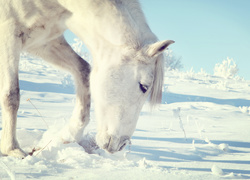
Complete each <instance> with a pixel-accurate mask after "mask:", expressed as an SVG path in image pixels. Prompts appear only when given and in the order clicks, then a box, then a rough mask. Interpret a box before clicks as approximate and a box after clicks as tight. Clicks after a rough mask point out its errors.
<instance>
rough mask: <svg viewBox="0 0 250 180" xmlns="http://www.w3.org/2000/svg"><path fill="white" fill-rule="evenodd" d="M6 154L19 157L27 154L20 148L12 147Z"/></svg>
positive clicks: (22, 157) (21, 157)
mask: <svg viewBox="0 0 250 180" xmlns="http://www.w3.org/2000/svg"><path fill="white" fill-rule="evenodd" d="M6 154H7V156H13V157H16V158H20V159H24V158H25V157H26V156H27V154H26V153H25V152H24V151H23V150H22V149H14V150H11V151H9V152H8V153H6Z"/></svg>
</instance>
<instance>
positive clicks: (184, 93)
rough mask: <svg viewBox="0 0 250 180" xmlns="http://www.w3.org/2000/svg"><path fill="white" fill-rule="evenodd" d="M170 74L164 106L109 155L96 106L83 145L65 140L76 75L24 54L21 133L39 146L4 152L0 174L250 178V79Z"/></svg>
mask: <svg viewBox="0 0 250 180" xmlns="http://www.w3.org/2000/svg"><path fill="white" fill-rule="evenodd" d="M165 76H166V77H165V86H164V89H163V100H162V104H161V105H160V106H159V107H158V108H156V109H155V110H154V111H153V112H151V111H150V110H149V108H148V105H147V104H146V105H145V106H144V107H143V110H142V112H141V114H140V118H139V122H138V124H137V129H136V131H135V133H134V135H133V137H132V144H131V145H130V146H128V147H126V148H125V150H123V151H122V152H119V153H116V154H113V155H111V154H108V153H106V152H105V151H103V150H100V149H97V148H96V146H95V141H94V138H95V134H96V121H95V117H94V109H93V108H92V109H91V122H90V124H89V125H88V126H87V128H86V130H85V132H84V141H83V143H82V146H81V145H79V144H76V143H69V144H63V143H62V140H61V137H62V136H63V135H65V133H66V131H65V129H64V127H65V126H66V125H67V122H68V119H69V118H70V115H71V112H72V110H73V107H74V101H75V96H74V88H73V81H72V78H71V76H70V75H68V74H66V73H65V72H62V71H59V70H57V69H56V68H54V67H52V66H50V65H48V64H46V63H45V62H44V61H42V60H39V59H34V58H31V57H28V56H23V57H22V58H21V61H20V87H21V105H20V109H19V111H18V125H17V136H18V140H19V143H20V145H21V147H22V148H23V149H24V150H25V151H26V152H32V150H33V149H36V151H35V152H34V153H33V155H32V156H28V157H26V158H25V159H17V158H13V157H5V156H2V155H0V179H53V180H56V179H70V180H73V179H91V180H92V179H119V180H123V179H129V180H132V179H143V180H144V179H150V180H152V179H171V180H175V179H181V180H183V179H209V180H210V179H249V178H250V81H246V80H244V79H241V78H231V79H225V78H221V77H217V76H212V75H209V74H206V73H205V72H204V71H201V72H199V73H194V72H193V71H192V70H190V71H189V72H179V71H169V72H166V75H165ZM36 108H37V109H36ZM41 115H42V117H41ZM1 127H2V121H0V130H1ZM83 146H84V148H85V149H84V148H83ZM88 152H89V153H88Z"/></svg>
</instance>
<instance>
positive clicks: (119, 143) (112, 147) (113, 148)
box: [103, 135, 131, 154]
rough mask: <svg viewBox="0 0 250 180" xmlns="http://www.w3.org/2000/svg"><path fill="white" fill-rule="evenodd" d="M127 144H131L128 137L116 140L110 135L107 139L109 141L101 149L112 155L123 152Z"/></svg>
mask: <svg viewBox="0 0 250 180" xmlns="http://www.w3.org/2000/svg"><path fill="white" fill-rule="evenodd" d="M127 144H131V141H130V137H128V136H122V137H120V138H117V137H116V136H112V135H111V136H110V137H109V141H108V142H107V143H106V144H104V146H103V149H105V150H107V151H108V152H109V153H111V154H113V153H115V152H117V151H121V150H123V149H124V148H125V147H126V145H127Z"/></svg>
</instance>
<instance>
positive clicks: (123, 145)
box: [119, 142, 127, 151]
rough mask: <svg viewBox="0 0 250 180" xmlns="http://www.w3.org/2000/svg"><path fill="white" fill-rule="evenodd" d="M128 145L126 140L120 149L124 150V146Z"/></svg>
mask: <svg viewBox="0 0 250 180" xmlns="http://www.w3.org/2000/svg"><path fill="white" fill-rule="evenodd" d="M126 145H127V142H125V143H124V144H123V145H122V146H121V147H120V149H119V151H121V150H123V148H124V147H125V146H126Z"/></svg>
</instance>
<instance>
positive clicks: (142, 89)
mask: <svg viewBox="0 0 250 180" xmlns="http://www.w3.org/2000/svg"><path fill="white" fill-rule="evenodd" d="M139 84H140V89H141V91H142V92H143V93H146V92H147V90H148V86H146V85H143V84H141V83H139Z"/></svg>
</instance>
